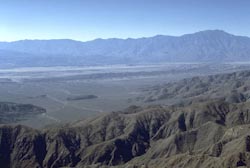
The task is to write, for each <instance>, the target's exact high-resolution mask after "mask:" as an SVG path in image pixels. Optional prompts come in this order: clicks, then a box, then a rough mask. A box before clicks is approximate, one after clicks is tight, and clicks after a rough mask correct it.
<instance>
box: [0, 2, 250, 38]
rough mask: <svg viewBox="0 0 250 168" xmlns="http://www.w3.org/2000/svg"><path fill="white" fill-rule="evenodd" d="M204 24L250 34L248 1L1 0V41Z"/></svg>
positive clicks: (136, 33)
mask: <svg viewBox="0 0 250 168" xmlns="http://www.w3.org/2000/svg"><path fill="white" fill-rule="evenodd" d="M206 29H222V30H225V31H227V32H230V33H234V34H238V35H247V36H250V0H0V41H13V40H20V39H61V38H63V39H65V38H67V39H75V40H81V41H87V40H92V39H95V38H112V37H117V38H128V37H132V38H137V37H148V36H154V35H157V34H165V35H182V34H186V33H192V32H196V31H200V30H206Z"/></svg>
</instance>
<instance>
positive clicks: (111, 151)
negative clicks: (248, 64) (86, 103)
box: [0, 71, 250, 168]
mask: <svg viewBox="0 0 250 168" xmlns="http://www.w3.org/2000/svg"><path fill="white" fill-rule="evenodd" d="M249 81H250V71H242V72H235V73H229V74H220V75H211V76H207V77H195V78H190V79H184V80H181V81H179V82H174V83H169V87H167V86H163V89H164V90H165V92H164V95H165V97H163V98H164V101H165V102H167V100H168V99H172V98H173V97H172V96H173V95H172V93H177V97H176V99H179V96H178V94H183V95H184V96H185V99H186V100H188V102H189V103H184V104H174V105H164V104H162V105H149V106H141V107H139V106H130V107H129V108H127V109H125V110H122V111H118V112H110V113H103V114H101V115H98V116H96V117H93V118H88V119H85V120H79V121H77V122H73V123H69V124H67V125H63V126H51V127H47V128H44V129H41V130H36V129H32V128H29V127H26V126H20V125H0V165H1V167H6V168H12V167H15V168H24V167H25V168H26V167H37V168H58V167H65V168H66V167H76V168H77V167H82V168H110V167H113V168H166V167H176V168H177V167H178V168H195V167H202V168H212V167H213V168H217V167H225V168H238V167H241V168H247V167H249V166H250V161H249V160H250V134H249V129H250V117H249V115H250V110H249V109H250V97H249V95H250V94H249V93H250V87H249ZM186 82H187V83H189V82H190V83H191V84H190V85H187V86H186V87H182V85H183V84H184V83H186ZM223 84H227V85H226V89H229V88H230V89H231V91H232V92H233V93H231V94H229V91H228V92H226V93H224V95H221V93H223V92H221V91H222V90H224V89H225V88H224V86H223ZM174 85H176V87H178V88H179V89H177V88H173V87H174ZM166 89H169V90H166ZM174 90H175V91H174ZM178 90H179V91H178ZM201 90H202V92H203V91H204V94H203V95H201ZM208 93H210V94H208ZM161 94H162V93H161ZM197 96H199V97H203V98H204V99H202V100H201V101H197V100H196V98H197Z"/></svg>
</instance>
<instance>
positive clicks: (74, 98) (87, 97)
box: [67, 95, 98, 101]
mask: <svg viewBox="0 0 250 168" xmlns="http://www.w3.org/2000/svg"><path fill="white" fill-rule="evenodd" d="M97 98H98V96H96V95H82V96H71V97H68V98H67V100H69V101H74V100H86V99H97Z"/></svg>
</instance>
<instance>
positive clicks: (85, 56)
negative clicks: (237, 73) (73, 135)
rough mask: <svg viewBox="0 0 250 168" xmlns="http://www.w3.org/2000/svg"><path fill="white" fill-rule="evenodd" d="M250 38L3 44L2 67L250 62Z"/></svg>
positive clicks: (216, 35) (216, 34) (211, 34)
mask: <svg viewBox="0 0 250 168" xmlns="http://www.w3.org/2000/svg"><path fill="white" fill-rule="evenodd" d="M249 55H250V38H249V37H244V36H236V35H232V34H229V33H227V32H224V31H222V30H206V31H200V32H197V33H194V34H186V35H182V36H178V37H177V36H165V35H157V36H154V37H149V38H138V39H131V38H128V39H117V38H112V39H96V40H93V41H88V42H81V41H74V40H69V39H62V40H21V41H15V42H0V60H1V64H0V66H56V65H95V64H99V65H102V64H134V63H160V62H166V63H168V62H232V61H233V62H239V61H250V57H249Z"/></svg>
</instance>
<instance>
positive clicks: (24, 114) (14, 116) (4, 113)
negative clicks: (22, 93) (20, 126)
mask: <svg viewBox="0 0 250 168" xmlns="http://www.w3.org/2000/svg"><path fill="white" fill-rule="evenodd" d="M43 113H46V110H45V109H43V108H41V107H37V106H34V105H31V104H16V103H10V102H0V124H6V123H12V122H18V121H22V120H25V119H27V118H33V117H35V116H36V115H39V114H43Z"/></svg>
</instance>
